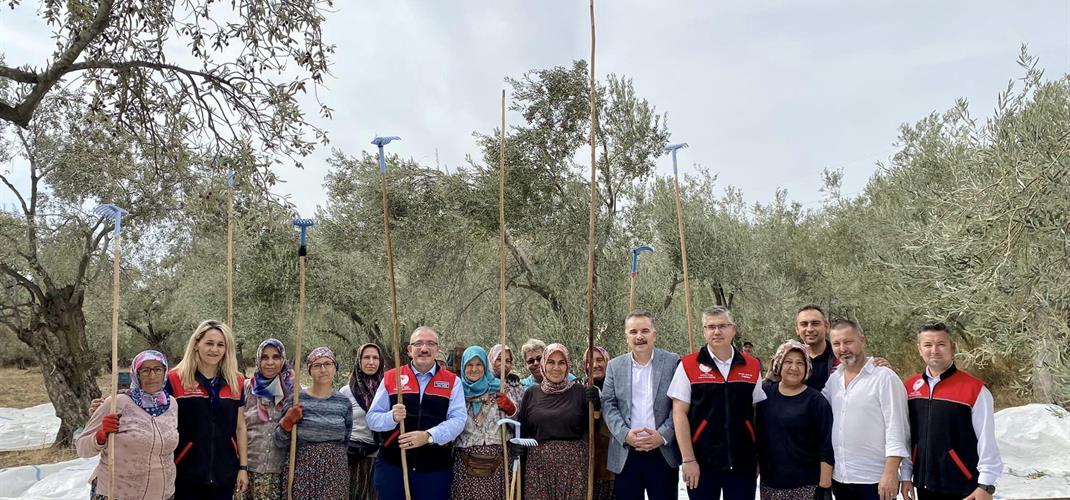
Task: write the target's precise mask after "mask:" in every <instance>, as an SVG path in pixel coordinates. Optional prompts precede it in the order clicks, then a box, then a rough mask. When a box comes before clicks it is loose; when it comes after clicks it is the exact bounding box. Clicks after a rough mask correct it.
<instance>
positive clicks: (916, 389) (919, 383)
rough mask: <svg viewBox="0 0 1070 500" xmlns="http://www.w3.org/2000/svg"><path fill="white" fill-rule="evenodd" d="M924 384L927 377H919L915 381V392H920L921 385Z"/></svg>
mask: <svg viewBox="0 0 1070 500" xmlns="http://www.w3.org/2000/svg"><path fill="white" fill-rule="evenodd" d="M923 385H925V379H920V378H919V379H918V380H915V381H914V388H913V390H914V392H918V389H921V386H923Z"/></svg>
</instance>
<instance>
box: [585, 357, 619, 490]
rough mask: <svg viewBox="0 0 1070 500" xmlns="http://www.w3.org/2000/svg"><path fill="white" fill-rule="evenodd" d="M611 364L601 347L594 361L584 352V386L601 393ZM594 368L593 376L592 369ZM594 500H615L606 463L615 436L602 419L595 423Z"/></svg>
mask: <svg viewBox="0 0 1070 500" xmlns="http://www.w3.org/2000/svg"><path fill="white" fill-rule="evenodd" d="M608 364H609V352H607V351H606V348H605V347H602V346H600V345H596V346H594V359H591V351H590V350H587V351H584V352H583V373H584V374H586V379H585V380H584V384H586V385H591V384H594V386H595V387H597V388H598V391H599V392H600V393H601V391H602V385H603V384H604V383H605V382H606V365H608ZM592 366H593V368H594V373H593V375H592V372H591V368H592ZM594 430H595V436H594V494H593V496H592V498H593V499H594V500H613V499H614V498H616V496H615V495H614V494H613V480H614V478H615V476H614V475H613V473H612V472H609V468H607V467H606V462H607V461H608V460H609V443H610V441H611V440H612V439H613V435H612V434H610V432H609V427H608V426H607V425H606V422H605V420H602V419H601V418H599V419H596V420H595V421H594Z"/></svg>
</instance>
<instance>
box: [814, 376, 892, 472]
mask: <svg viewBox="0 0 1070 500" xmlns="http://www.w3.org/2000/svg"><path fill="white" fill-rule="evenodd" d="M821 393H822V394H824V395H825V398H827V399H828V400H829V403H830V404H831V405H832V415H833V419H832V448H833V449H834V450H835V454H836V463H835V465H834V467H833V470H832V478H833V479H835V480H836V481H839V482H841V483H852V484H874V483H878V482H880V479H881V474H882V473H883V472H884V462H885V459H886V458H887V457H903V458H906V457H908V456H910V452H909V451H908V441H909V439H910V435H909V432H910V423H909V421H908V420H907V392H906V389H905V388H904V387H903V381H901V380H899V376H898V375H896V374H895V372H894V371H892V370H891V369H890V368H885V367H877V366H875V365H874V364H873V358H871V357H870V358H866V363H865V364H864V365H862V371H861V372H859V374H858V375H857V376H855V378H854V380H852V381H851V385H845V384H844V365H843V364H840V366H838V367H837V368H836V371H835V372H833V373H832V375H831V376H829V380H828V384H826V385H825V389H824V390H823V391H822V392H821Z"/></svg>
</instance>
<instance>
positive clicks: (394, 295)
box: [380, 146, 412, 500]
mask: <svg viewBox="0 0 1070 500" xmlns="http://www.w3.org/2000/svg"><path fill="white" fill-rule="evenodd" d="M381 152H382V146H380V155H381V154H382V153H381ZM382 191H383V239H384V241H385V243H386V270H387V275H388V276H389V279H390V332H391V334H392V336H393V340H394V377H395V379H394V383H395V385H396V387H397V401H398V403H401V404H404V402H403V401H402V391H401V335H400V334H399V333H398V290H397V282H396V281H395V279H394V247H393V245H392V244H391V242H390V207H389V205H388V203H387V182H386V172H382ZM402 434H405V420H402V421H401V422H398V436H401V435H402ZM398 448H399V449H400V450H401V482H402V485H403V487H404V488H405V499H406V500H412V494H411V493H410V490H409V459H408V456H407V455H406V453H405V449H404V448H401V446H398Z"/></svg>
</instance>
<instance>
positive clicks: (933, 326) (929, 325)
mask: <svg viewBox="0 0 1070 500" xmlns="http://www.w3.org/2000/svg"><path fill="white" fill-rule="evenodd" d="M925 332H944V333H946V334H947V338H948V339H950V340H951V343H955V337H954V336H953V335H951V329H950V328H948V326H947V325H946V324H944V323H943V322H941V321H928V322H925V323H922V325H921V327H919V328H918V339H919V340H920V339H921V334H923V333H925Z"/></svg>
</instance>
